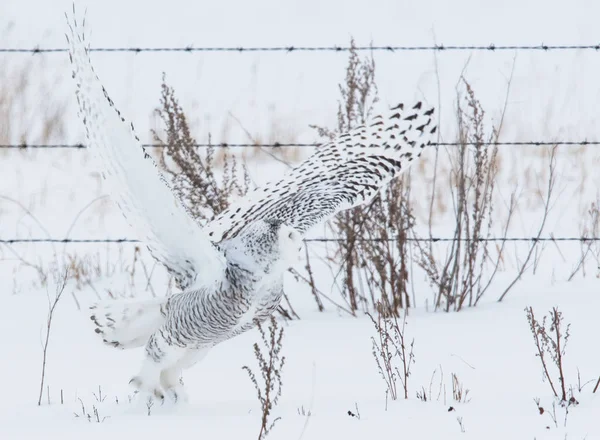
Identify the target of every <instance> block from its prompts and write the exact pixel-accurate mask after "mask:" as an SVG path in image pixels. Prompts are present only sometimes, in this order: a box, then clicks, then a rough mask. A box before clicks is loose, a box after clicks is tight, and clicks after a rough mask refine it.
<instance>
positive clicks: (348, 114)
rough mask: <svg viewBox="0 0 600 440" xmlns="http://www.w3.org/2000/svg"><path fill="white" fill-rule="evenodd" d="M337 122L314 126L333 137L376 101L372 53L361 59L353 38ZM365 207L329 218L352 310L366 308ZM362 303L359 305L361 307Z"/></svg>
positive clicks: (354, 123)
mask: <svg viewBox="0 0 600 440" xmlns="http://www.w3.org/2000/svg"><path fill="white" fill-rule="evenodd" d="M339 89H340V100H339V102H338V115H337V119H338V123H337V128H336V130H333V131H332V130H328V129H326V128H323V127H316V126H315V127H314V128H316V129H317V131H318V132H319V135H321V136H326V137H328V138H333V137H334V136H335V135H336V134H337V133H344V132H346V131H349V130H350V129H352V128H353V127H355V126H358V125H360V124H363V123H364V122H365V120H366V119H368V117H369V116H370V114H371V111H372V108H373V104H375V103H376V102H377V101H378V97H377V85H376V83H375V60H374V58H373V56H372V55H371V57H367V58H365V59H361V58H360V57H359V56H358V52H357V51H356V45H355V43H354V39H352V40H351V41H350V55H349V59H348V65H347V67H346V79H345V82H344V84H340V85H339ZM367 211H368V207H363V206H359V207H356V208H353V209H350V210H348V211H344V212H342V213H340V214H339V215H337V216H336V217H335V219H334V220H333V221H332V222H331V223H332V229H333V231H334V233H335V234H336V235H337V236H338V237H339V238H340V239H341V240H339V241H338V242H336V244H335V248H334V254H333V256H330V257H329V258H330V260H331V261H332V262H335V263H340V262H341V269H340V271H341V274H342V281H341V289H342V295H343V297H344V298H345V299H346V301H347V305H348V307H349V309H350V310H351V312H352V313H353V314H356V311H357V310H359V309H360V308H362V309H363V310H364V311H367V310H368V308H367V304H366V298H365V296H364V294H363V293H361V289H360V287H359V286H358V285H357V280H358V279H359V278H360V275H361V274H360V269H359V268H360V266H361V262H360V261H359V255H360V250H359V247H360V241H359V239H360V237H361V234H362V232H363V231H364V228H363V226H364V223H365V218H366V212H367ZM361 306H362V307H361Z"/></svg>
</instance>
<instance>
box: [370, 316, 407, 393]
mask: <svg viewBox="0 0 600 440" xmlns="http://www.w3.org/2000/svg"><path fill="white" fill-rule="evenodd" d="M380 310H381V307H380ZM384 310H385V309H384ZM369 317H370V318H371V321H372V322H373V325H374V326H375V329H376V330H377V337H371V340H372V342H373V357H374V358H375V362H376V363H377V369H378V370H379V374H380V375H381V377H382V378H383V380H384V381H385V384H386V400H387V396H388V395H389V397H390V398H391V399H392V400H397V399H398V389H397V385H396V381H397V380H400V383H401V384H402V388H403V391H404V398H405V399H408V379H409V377H410V374H411V366H412V364H414V363H415V355H414V345H415V340H414V339H413V340H412V341H411V342H410V344H408V343H407V342H406V338H405V334H406V313H405V314H404V315H403V317H402V322H400V321H399V318H398V317H397V316H396V315H395V314H392V315H384V314H383V313H382V312H379V313H378V314H377V320H375V318H373V316H372V315H370V314H369ZM396 360H398V361H399V364H400V367H398V365H397V361H396Z"/></svg>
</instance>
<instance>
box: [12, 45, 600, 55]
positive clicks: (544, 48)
mask: <svg viewBox="0 0 600 440" xmlns="http://www.w3.org/2000/svg"><path fill="white" fill-rule="evenodd" d="M350 50H355V51H360V52H362V51H376V52H391V53H393V52H407V51H408V52H410V51H438V52H445V51H488V52H497V51H498V52H500V51H507V50H529V51H541V52H549V51H555V50H556V51H564V50H595V51H600V44H544V43H541V44H521V45H502V44H500V45H496V44H494V43H492V44H487V45H445V44H435V45H432V46H431V45H429V46H427V45H425V46H355V47H352V46H336V45H334V46H271V47H269V46H262V47H243V46H240V47H194V46H193V45H189V46H182V47H92V48H90V51H91V52H107V53H118V52H123V53H136V54H137V53H142V52H185V53H194V52H196V53H200V52H228V53H231V52H238V53H244V52H282V53H294V52H296V53H297V52H349V51H350ZM62 52H67V49H66V48H62V47H60V48H58V47H54V48H42V47H31V48H0V53H29V54H34V55H36V54H52V53H62Z"/></svg>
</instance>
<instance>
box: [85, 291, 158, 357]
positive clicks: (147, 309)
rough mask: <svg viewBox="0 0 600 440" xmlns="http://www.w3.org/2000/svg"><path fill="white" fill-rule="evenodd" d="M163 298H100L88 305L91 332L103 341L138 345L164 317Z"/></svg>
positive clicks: (141, 343)
mask: <svg viewBox="0 0 600 440" xmlns="http://www.w3.org/2000/svg"><path fill="white" fill-rule="evenodd" d="M166 304H167V300H166V299H165V298H162V299H154V300H144V301H131V300H122V301H118V300H117V301H114V300H109V301H103V302H100V303H98V304H95V305H93V306H91V307H90V312H91V315H90V319H91V320H92V322H93V323H94V326H95V327H96V328H95V330H94V331H95V332H96V333H97V334H98V335H99V336H101V337H102V340H103V341H104V343H105V344H106V345H111V346H113V347H117V348H122V349H125V348H134V347H141V346H143V345H145V344H146V342H148V339H149V338H150V336H151V335H152V334H153V333H154V332H155V331H157V330H158V328H159V327H160V326H161V325H162V324H163V322H164V321H165V306H166Z"/></svg>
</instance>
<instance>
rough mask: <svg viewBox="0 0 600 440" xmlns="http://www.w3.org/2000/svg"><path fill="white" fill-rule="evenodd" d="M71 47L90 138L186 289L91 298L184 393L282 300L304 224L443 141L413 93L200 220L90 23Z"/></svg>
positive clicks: (77, 31)
mask: <svg viewBox="0 0 600 440" xmlns="http://www.w3.org/2000/svg"><path fill="white" fill-rule="evenodd" d="M67 39H68V41H69V56H70V59H71V64H72V67H73V78H74V80H75V84H76V94H77V100H78V104H79V114H80V117H81V119H82V121H83V123H84V125H85V129H86V136H87V142H88V147H89V148H91V150H92V151H93V152H94V154H95V155H96V156H97V157H98V158H99V159H100V161H99V163H100V164H101V166H102V172H103V175H104V177H105V178H106V181H107V182H108V183H109V184H110V190H111V195H112V197H113V199H114V200H115V201H116V202H117V203H118V205H119V207H120V208H121V211H122V212H123V214H124V216H125V218H126V219H127V220H128V222H129V223H130V224H131V226H132V227H133V228H134V229H135V230H136V231H137V233H138V237H139V238H140V239H141V240H143V241H144V242H145V243H146V245H147V246H148V249H149V250H150V252H151V253H152V255H153V256H154V258H156V259H157V260H158V261H160V262H161V263H162V264H163V265H164V266H165V267H166V268H167V270H168V271H169V272H170V273H171V274H172V275H173V276H174V277H175V278H176V280H177V282H178V284H179V285H180V286H181V288H182V289H183V290H184V291H183V292H182V293H179V294H176V295H173V296H171V297H170V298H168V299H167V298H164V299H157V300H150V301H127V302H125V301H110V302H106V303H102V304H99V305H97V306H94V307H93V308H92V316H91V318H92V320H93V321H94V323H95V325H96V332H97V333H98V334H99V335H101V336H102V338H103V340H104V342H105V343H107V344H110V345H114V346H115V347H121V348H131V347H137V346H142V345H145V347H146V354H147V356H146V359H145V361H144V364H143V366H142V369H141V371H140V373H139V374H138V375H137V376H135V377H134V378H133V379H132V383H133V384H134V385H135V386H136V387H137V388H138V389H140V390H144V391H147V392H150V393H153V394H154V395H155V396H157V397H161V398H162V397H164V393H165V392H168V393H170V394H171V395H172V396H173V397H174V398H175V399H177V398H178V397H181V392H182V390H181V386H180V382H179V377H180V374H181V370H182V369H183V368H187V367H189V366H191V365H193V364H194V363H195V362H197V361H198V360H199V359H201V358H202V357H203V356H204V355H205V354H206V352H207V350H208V349H210V347H212V346H214V345H215V344H217V343H219V342H221V341H224V340H226V339H229V338H231V337H233V336H235V335H237V334H239V333H241V332H243V331H246V330H248V329H250V328H251V327H252V326H253V325H254V322H255V321H256V320H258V321H263V320H264V319H266V318H267V317H268V316H269V315H270V314H271V313H272V312H273V311H274V310H275V308H276V307H277V305H278V304H279V302H280V300H281V297H282V293H283V273H284V272H285V271H286V270H287V269H288V268H289V267H290V266H291V265H293V264H295V263H297V261H298V260H299V255H300V249H301V243H302V235H303V234H304V233H305V232H306V231H307V230H308V229H309V228H310V227H312V226H314V225H316V224H318V223H320V222H322V221H325V220H326V219H328V218H331V217H332V216H333V215H335V214H336V213H338V212H340V211H342V210H345V209H349V208H351V207H354V206H358V205H360V204H363V203H366V202H368V201H370V200H371V199H372V198H373V197H374V196H375V195H376V194H377V192H378V191H379V190H380V189H381V188H382V187H383V186H384V185H385V184H386V183H388V182H389V181H390V180H391V179H392V178H394V177H395V176H397V175H398V174H399V173H401V172H402V171H404V170H406V169H407V168H408V167H409V166H410V164H411V163H412V162H413V160H414V159H416V158H417V157H418V156H420V155H421V153H422V151H423V149H424V148H425V147H426V146H428V145H430V144H431V143H432V138H433V134H434V133H435V130H436V126H435V124H434V122H433V109H429V110H425V109H424V108H423V107H422V104H421V103H420V102H419V103H417V104H416V105H414V106H412V107H410V108H407V109H405V108H404V106H403V105H402V104H400V105H398V106H396V107H394V108H393V109H391V110H390V112H389V113H388V114H386V115H380V116H376V117H374V118H373V119H372V120H370V121H369V122H368V123H366V124H365V125H364V126H361V127H357V128H356V129H354V130H352V131H350V132H349V133H347V134H343V135H341V136H339V137H338V138H337V139H335V140H334V141H332V142H330V143H328V144H325V145H323V146H321V147H319V148H318V149H317V151H316V152H315V153H314V154H313V155H312V156H311V157H310V158H309V159H307V160H306V161H304V162H303V163H302V164H300V165H299V166H298V167H296V168H294V169H292V170H291V171H290V172H288V173H287V174H286V175H285V176H284V177H283V178H282V179H280V180H276V181H273V182H270V183H268V184H266V185H264V186H263V187H261V188H258V189H256V190H254V191H251V192H250V193H249V194H248V195H247V196H246V197H244V198H243V199H241V200H239V201H237V202H235V203H233V204H232V205H231V206H230V207H229V208H228V209H227V210H226V211H224V212H223V213H221V214H220V215H219V216H218V217H217V218H216V219H215V220H214V221H212V222H211V223H209V224H208V225H206V227H205V228H201V227H200V226H199V225H198V224H197V223H196V222H195V221H194V219H193V218H192V217H191V216H190V215H189V213H188V212H187V211H186V209H185V208H184V205H183V204H182V203H181V202H180V200H179V199H178V197H177V196H176V195H175V194H174V193H173V192H172V191H171V188H170V186H169V183H168V182H167V180H166V179H165V178H164V177H163V176H162V174H161V173H160V171H159V170H158V168H157V167H156V164H155V163H154V161H153V160H152V158H151V157H150V156H149V155H148V154H147V153H146V151H145V150H144V148H143V147H142V145H141V143H140V142H139V139H138V138H137V136H136V135H135V132H134V129H133V125H132V124H130V123H128V122H126V121H125V119H124V118H123V117H122V115H121V114H120V112H119V111H118V110H117V109H116V108H115V106H114V104H113V102H112V100H111V99H110V98H109V96H108V94H107V92H106V90H104V87H102V85H101V83H100V81H99V79H98V77H97V76H96V74H95V73H94V70H93V67H92V64H91V61H90V58H89V53H88V50H87V47H86V41H85V37H84V33H83V26H80V25H78V24H77V22H76V20H73V21H70V22H69V33H68V35H67Z"/></svg>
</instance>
